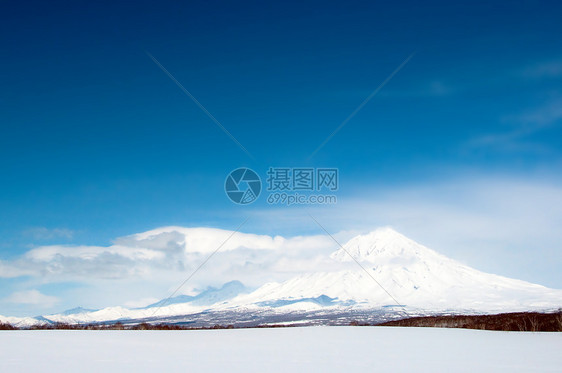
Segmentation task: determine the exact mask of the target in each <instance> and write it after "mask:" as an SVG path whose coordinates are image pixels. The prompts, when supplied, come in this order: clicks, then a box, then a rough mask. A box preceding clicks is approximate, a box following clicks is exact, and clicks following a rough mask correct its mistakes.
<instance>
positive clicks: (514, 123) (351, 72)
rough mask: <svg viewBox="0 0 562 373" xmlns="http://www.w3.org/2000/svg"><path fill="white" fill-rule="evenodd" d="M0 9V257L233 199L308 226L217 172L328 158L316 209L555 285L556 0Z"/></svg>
mask: <svg viewBox="0 0 562 373" xmlns="http://www.w3.org/2000/svg"><path fill="white" fill-rule="evenodd" d="M0 13H1V15H0V34H1V35H2V36H1V39H0V43H1V46H2V56H3V57H2V60H1V61H0V64H1V67H2V68H1V69H0V83H1V84H0V87H1V88H0V130H1V136H0V169H1V170H2V172H0V261H2V262H5V263H10V261H13V260H17V258H19V257H20V256H21V255H23V254H24V253H26V252H27V251H28V250H30V249H32V248H35V247H39V246H42V245H49V244H63V245H101V246H104V245H108V244H110V243H111V242H112V241H113V240H115V239H116V238H118V237H122V236H125V235H129V234H133V233H137V232H142V231H146V230H149V229H153V228H156V227H159V226H167V225H180V226H212V227H218V228H224V229H234V228H235V227H236V226H238V224H239V222H240V221H242V220H243V219H244V218H245V217H247V216H253V217H254V218H252V219H251V220H250V221H249V222H248V225H247V226H246V227H245V230H246V231H248V232H252V233H260V234H283V235H288V236H291V235H296V234H320V233H321V232H319V231H318V227H317V226H315V225H314V223H313V222H310V221H309V222H308V223H310V224H306V223H303V222H302V220H300V219H301V218H302V216H303V214H304V211H303V209H301V208H299V207H293V208H280V207H276V208H273V207H271V206H269V205H267V203H266V202H265V200H264V199H263V198H262V199H260V200H259V201H257V202H256V203H254V204H252V205H250V206H244V207H241V206H237V205H234V204H232V203H231V202H230V201H229V200H228V199H227V197H226V195H225V193H224V190H223V183H224V180H225V177H226V175H227V174H228V172H230V171H231V170H232V169H235V168H237V167H241V166H246V167H251V168H252V169H254V170H256V171H257V172H258V173H260V175H265V171H266V170H267V168H268V167H270V166H287V167H298V166H306V167H337V168H339V170H340V179H341V182H340V190H339V192H338V197H339V203H338V204H337V205H336V206H330V207H325V208H321V207H318V212H317V214H318V215H319V216H320V219H323V221H325V222H326V225H327V226H328V227H329V229H330V230H331V231H334V232H339V231H343V230H350V231H351V230H358V231H364V230H369V229H372V228H375V227H376V226H378V225H392V226H395V227H396V228H398V229H399V230H400V231H402V232H404V233H406V234H408V235H410V236H412V238H414V239H418V240H419V241H421V242H422V243H424V244H426V245H428V246H431V247H434V248H435V249H437V250H438V251H441V252H443V253H444V254H447V255H450V256H453V257H455V258H458V259H462V260H465V261H466V262H467V263H469V264H470V265H473V266H475V267H476V268H479V269H483V270H490V271H494V272H496V273H501V274H503V275H508V276H512V277H518V278H522V279H525V280H528V281H533V282H539V283H542V284H545V285H548V286H551V287H557V288H562V278H561V277H560V274H559V270H558V269H559V267H560V264H562V258H561V255H560V250H559V245H560V242H561V241H560V239H561V237H560V234H559V233H557V232H556V229H555V227H556V226H557V223H559V222H562V207H561V206H560V203H559V202H560V201H561V199H560V196H561V195H562V183H561V180H560V170H561V166H562V126H561V125H560V124H561V122H562V85H561V84H562V38H560V35H561V33H562V25H561V24H560V22H559V21H560V14H562V5H560V4H558V3H556V2H540V1H539V2H538V1H518V2H505V3H502V2H500V3H495V4H491V3H490V2H465V3H461V2H455V3H451V2H423V3H419V2H414V1H412V2H394V3H393V4H382V3H378V2H341V3H332V2H326V1H323V2H304V3H303V2H283V3H280V4H263V3H262V2H245V3H244V4H239V3H237V4H235V3H228V2H225V3H221V2H189V3H186V4H178V3H176V2H168V1H160V2H155V3H150V2H138V3H135V4H134V5H133V4H125V3H122V4H115V3H114V2H96V3H91V2H83V3H80V2H74V3H64V2H49V3H41V2H37V3H29V2H24V3H18V4H15V3H12V4H7V5H4V6H3V10H2V12H0ZM147 52H148V53H150V54H151V55H153V56H154V57H155V58H156V59H157V60H158V61H160V63H161V64H162V65H163V66H164V67H165V68H166V69H167V70H168V71H169V72H170V73H171V74H173V76H174V77H175V78H176V79H177V80H178V81H179V82H181V84H183V86H184V87H185V88H186V89H187V90H189V91H190V92H191V93H192V94H193V95H194V96H195V97H196V98H197V100H199V101H200V102H201V104H202V105H203V106H204V107H205V108H206V109H207V110H208V111H209V112H210V113H212V115H213V116H214V117H216V118H217V119H218V121H220V123H222V124H223V125H224V126H225V127H226V128H227V129H228V131H230V132H231V133H232V135H233V136H234V137H235V138H236V139H237V140H238V141H239V142H240V143H241V144H243V146H244V147H245V148H246V149H248V151H249V152H250V153H251V154H252V155H253V159H252V158H250V157H248V156H247V154H245V153H244V152H243V151H241V149H240V148H239V147H238V146H237V145H236V144H235V143H234V142H233V141H232V140H231V139H230V138H229V137H228V136H226V135H225V134H224V133H223V132H222V131H221V130H220V129H219V128H218V127H217V126H216V125H215V124H214V123H213V122H212V121H211V120H210V119H209V118H208V117H207V116H206V115H205V114H204V113H203V112H202V111H201V110H200V108H198V107H197V106H196V105H195V104H194V103H193V102H192V101H191V100H190V99H189V98H188V97H187V96H186V95H185V94H184V93H183V92H182V91H181V90H180V89H179V88H178V87H177V86H176V85H175V84H174V82H172V80H170V79H169V78H168V77H167V76H166V75H165V74H164V73H163V72H162V70H160V69H159V68H158V66H156V64H155V63H154V62H153V61H152V60H151V59H150V58H149V56H148V55H147ZM412 53H415V55H414V56H413V57H412V59H411V60H410V61H409V62H408V63H407V64H406V65H405V66H404V67H403V68H402V69H401V70H400V71H399V72H398V73H397V74H396V75H395V76H394V77H393V78H392V79H391V80H390V81H389V82H388V84H386V85H385V86H384V87H383V88H382V89H381V90H380V92H378V94H377V95H376V96H375V97H374V98H373V99H372V100H371V101H369V102H368V103H367V104H366V105H365V106H364V107H363V108H362V109H361V111H359V112H358V113H357V115H355V116H354V117H353V118H352V119H351V120H350V121H349V123H348V124H347V125H346V126H345V127H343V128H342V130H341V131H339V132H338V133H337V134H336V135H335V136H334V137H333V139H331V140H330V141H329V142H328V143H327V144H326V146H324V147H323V148H322V149H321V150H320V151H318V153H316V154H315V155H314V157H312V158H310V159H309V158H308V157H309V156H310V154H311V153H312V152H313V151H314V150H315V149H316V148H317V147H318V146H319V145H320V144H321V143H322V142H323V141H324V140H325V139H326V138H327V137H328V136H329V135H330V133H332V131H333V130H334V129H335V128H337V127H338V126H339V125H340V123H342V121H343V120H345V118H346V117H348V116H349V115H350V114H351V113H352V112H353V111H354V110H355V109H356V108H357V107H358V105H359V104H360V103H361V102H363V100H364V99H365V98H366V97H367V96H369V94H371V93H372V92H373V91H374V90H375V89H376V88H377V87H378V86H379V85H380V84H381V82H383V81H384V80H385V79H386V78H387V77H388V76H389V75H390V74H391V73H392V72H393V71H394V70H395V69H396V68H397V67H398V66H399V65H400V64H401V63H402V62H403V61H404V60H405V59H406V58H407V57H408V56H410V55H411V54H412ZM365 206H373V208H372V209H366V208H365ZM412 211H414V212H412ZM514 216H517V220H515V218H514ZM338 217H339V218H338ZM488 220H489V222H488V224H485V225H484V226H483V227H480V225H478V224H477V222H480V223H481V222H482V221H488ZM451 221H455V222H457V223H456V225H455V224H453V223H451ZM297 222H298V223H297ZM428 222H431V224H430V223H428ZM538 222H540V223H541V224H540V225H539V223H538ZM535 224H537V225H535ZM453 225H454V226H453ZM476 225H478V226H479V227H480V228H479V229H474V227H475V226H476ZM444 227H446V229H444ZM491 232H496V233H493V234H492V233H491ZM497 232H501V234H499V233H497ZM530 257H532V258H533V259H532V260H531V259H529V258H530ZM0 263H1V262H0ZM0 284H2V286H1V289H2V290H0V299H8V298H9V297H10V294H12V293H14V292H17V291H20V292H21V291H28V290H30V289H31V288H33V289H40V290H41V292H42V293H43V294H46V296H58V297H61V298H64V301H62V302H61V303H59V305H58V307H62V306H63V305H66V304H68V305H72V304H71V303H73V299H72V297H71V296H68V295H66V296H65V295H63V293H64V291H65V289H68V288H73V287H75V286H79V284H76V283H74V282H72V281H60V282H58V283H56V284H53V283H50V282H48V281H43V282H41V279H37V278H35V279H30V278H28V277H23V278H20V277H17V278H0ZM0 305H1V307H2V308H0V314H5V313H10V312H11V313H13V312H16V311H17V312H22V313H32V312H35V311H37V312H39V311H42V310H43V308H41V307H38V306H37V305H26V306H15V305H14V302H12V303H10V302H7V301H3V302H2V301H0ZM34 307H36V308H34ZM4 310H6V311H4Z"/></svg>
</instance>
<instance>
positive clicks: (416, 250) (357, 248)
mask: <svg viewBox="0 0 562 373" xmlns="http://www.w3.org/2000/svg"><path fill="white" fill-rule="evenodd" d="M344 249H345V250H344ZM344 249H341V248H340V249H339V250H338V251H336V252H335V253H333V254H332V255H331V257H332V258H333V259H336V260H340V261H350V260H352V259H351V258H350V257H349V255H351V256H353V258H355V259H356V260H358V261H369V262H373V261H376V260H380V259H392V258H397V257H401V258H411V257H421V256H425V255H427V254H429V253H431V254H435V253H434V252H433V251H432V250H430V249H428V248H426V247H424V246H422V245H420V244H418V243H417V242H415V241H413V240H411V239H409V238H408V237H406V236H404V235H402V234H400V233H398V232H397V231H395V230H394V229H392V228H390V227H382V228H378V229H376V230H374V231H372V232H370V233H367V234H364V235H359V236H356V237H354V238H352V239H351V240H349V241H348V242H347V243H346V244H345V245H344Z"/></svg>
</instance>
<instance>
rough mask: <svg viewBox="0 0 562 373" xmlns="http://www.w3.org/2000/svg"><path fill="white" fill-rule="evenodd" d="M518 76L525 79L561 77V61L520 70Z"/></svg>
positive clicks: (548, 62)
mask: <svg viewBox="0 0 562 373" xmlns="http://www.w3.org/2000/svg"><path fill="white" fill-rule="evenodd" d="M520 75H521V76H523V77H525V78H558V77H562V60H553V61H546V62H541V63H538V64H535V65H533V66H529V67H527V68H525V69H522V70H521V72H520Z"/></svg>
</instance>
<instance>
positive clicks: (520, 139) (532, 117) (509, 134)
mask: <svg viewBox="0 0 562 373" xmlns="http://www.w3.org/2000/svg"><path fill="white" fill-rule="evenodd" d="M502 121H503V122H504V123H506V124H510V125H511V126H510V129H509V130H507V131H504V132H496V133H490V134H486V135H482V136H479V137H477V138H474V139H472V140H470V141H469V145H470V146H472V147H486V146H494V147H501V148H502V149H523V148H525V149H534V150H541V149H543V148H544V147H542V146H538V145H537V144H534V145H533V144H531V143H529V142H528V141H526V138H527V137H528V136H530V135H533V134H535V133H537V132H540V131H542V130H544V129H546V128H549V127H552V126H555V125H558V124H559V123H560V122H561V121H562V98H557V99H554V100H552V101H550V102H548V103H546V104H544V105H542V106H540V107H537V108H534V109H530V110H527V111H524V112H521V113H518V114H515V115H507V116H505V117H503V118H502Z"/></svg>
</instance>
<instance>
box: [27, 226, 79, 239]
mask: <svg viewBox="0 0 562 373" xmlns="http://www.w3.org/2000/svg"><path fill="white" fill-rule="evenodd" d="M22 234H23V235H24V236H26V237H31V238H33V239H34V240H36V241H46V240H53V239H59V238H63V239H68V240H70V239H72V238H73V237H74V231H72V230H70V229H67V228H52V229H49V228H46V227H33V228H29V229H26V230H24V231H23V232H22Z"/></svg>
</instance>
